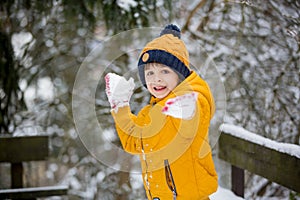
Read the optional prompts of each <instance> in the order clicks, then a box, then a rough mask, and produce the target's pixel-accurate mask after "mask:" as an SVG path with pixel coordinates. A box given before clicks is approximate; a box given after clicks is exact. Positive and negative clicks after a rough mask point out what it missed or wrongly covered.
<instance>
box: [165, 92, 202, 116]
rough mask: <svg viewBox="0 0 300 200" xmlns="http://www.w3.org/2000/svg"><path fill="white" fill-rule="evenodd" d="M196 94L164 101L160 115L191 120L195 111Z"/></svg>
mask: <svg viewBox="0 0 300 200" xmlns="http://www.w3.org/2000/svg"><path fill="white" fill-rule="evenodd" d="M197 97H198V93H196V92H192V93H189V94H184V95H182V96H178V97H175V98H172V99H169V100H167V101H166V103H165V106H164V107H163V109H162V113H163V114H165V115H169V116H172V117H175V118H179V119H184V120H188V119H191V118H192V117H193V115H194V113H195V111H196V102H197Z"/></svg>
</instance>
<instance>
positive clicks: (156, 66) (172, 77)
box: [145, 63, 179, 99]
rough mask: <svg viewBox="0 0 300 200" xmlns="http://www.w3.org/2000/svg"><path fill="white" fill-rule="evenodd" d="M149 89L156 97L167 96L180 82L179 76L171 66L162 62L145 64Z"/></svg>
mask: <svg viewBox="0 0 300 200" xmlns="http://www.w3.org/2000/svg"><path fill="white" fill-rule="evenodd" d="M145 80H146V85H147V89H148V90H149V92H150V93H151V94H152V95H153V96H155V97H156V98H160V99H161V98H164V97H166V96H167V95H168V94H169V93H170V92H171V91H172V90H173V89H174V88H175V87H176V86H177V85H178V83H179V77H178V75H177V74H176V72H174V71H173V70H172V69H171V68H170V67H168V66H166V65H163V64H160V63H149V64H147V65H146V66H145Z"/></svg>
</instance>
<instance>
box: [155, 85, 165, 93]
mask: <svg viewBox="0 0 300 200" xmlns="http://www.w3.org/2000/svg"><path fill="white" fill-rule="evenodd" d="M166 88H167V87H166V86H156V87H153V89H154V90H155V91H157V92H159V91H162V90H164V89H166Z"/></svg>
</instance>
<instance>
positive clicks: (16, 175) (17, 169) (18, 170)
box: [10, 163, 23, 188]
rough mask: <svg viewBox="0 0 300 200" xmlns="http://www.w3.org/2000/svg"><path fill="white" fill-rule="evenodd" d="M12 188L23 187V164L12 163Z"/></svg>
mask: <svg viewBox="0 0 300 200" xmlns="http://www.w3.org/2000/svg"><path fill="white" fill-rule="evenodd" d="M10 171H11V173H10V174H11V188H22V187H23V164H22V163H12V164H11V168H10Z"/></svg>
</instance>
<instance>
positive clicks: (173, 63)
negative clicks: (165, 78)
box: [138, 24, 190, 87]
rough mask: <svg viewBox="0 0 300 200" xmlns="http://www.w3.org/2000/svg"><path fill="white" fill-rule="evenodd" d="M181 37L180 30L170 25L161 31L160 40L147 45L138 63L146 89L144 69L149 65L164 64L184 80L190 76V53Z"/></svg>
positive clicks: (157, 39)
mask: <svg viewBox="0 0 300 200" xmlns="http://www.w3.org/2000/svg"><path fill="white" fill-rule="evenodd" d="M180 36H181V34H180V29H179V28H178V27H177V26H175V25H173V24H170V25H167V26H166V27H165V28H164V29H163V30H162V31H161V33H160V36H159V37H158V38H156V39H154V40H152V41H151V42H149V43H148V44H146V46H145V47H144V49H143V50H142V52H141V55H140V58H139V62H138V69H139V76H140V79H141V82H142V84H143V85H144V86H145V87H146V81H145V73H144V67H145V64H147V63H154V62H156V63H161V64H164V65H166V66H168V67H170V68H171V69H173V70H175V72H177V73H179V74H180V75H182V76H183V77H184V78H186V77H188V75H190V68H189V53H188V51H187V49H186V47H185V44H184V42H183V41H182V40H181V39H180Z"/></svg>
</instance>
